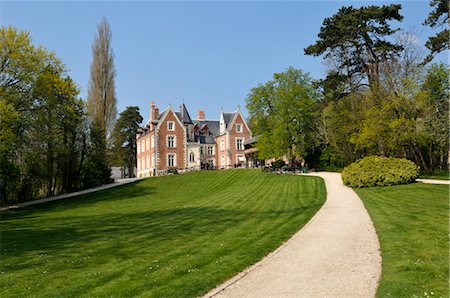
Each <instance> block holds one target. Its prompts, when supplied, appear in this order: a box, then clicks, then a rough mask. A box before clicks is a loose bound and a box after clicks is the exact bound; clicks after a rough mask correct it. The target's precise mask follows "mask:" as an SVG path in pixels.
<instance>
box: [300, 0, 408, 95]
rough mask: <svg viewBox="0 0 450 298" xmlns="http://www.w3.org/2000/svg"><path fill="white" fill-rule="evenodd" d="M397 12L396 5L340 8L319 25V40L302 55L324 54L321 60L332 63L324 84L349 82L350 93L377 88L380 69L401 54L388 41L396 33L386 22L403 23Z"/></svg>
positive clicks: (398, 8) (399, 6)
mask: <svg viewBox="0 0 450 298" xmlns="http://www.w3.org/2000/svg"><path fill="white" fill-rule="evenodd" d="M400 9H401V5H398V4H391V5H384V6H381V7H380V6H367V7H361V8H353V7H352V6H349V7H342V8H341V9H339V11H338V12H337V13H336V14H335V15H334V16H332V17H331V18H326V19H325V20H324V21H323V25H322V27H321V28H320V33H319V34H318V37H319V39H318V40H317V42H316V43H315V44H313V45H310V46H308V47H307V48H305V54H306V55H313V56H320V55H322V54H325V58H328V59H331V60H333V61H335V62H336V63H335V64H336V67H335V69H334V70H333V71H331V72H330V73H329V75H328V77H327V80H331V81H336V78H337V79H338V80H341V81H344V82H345V81H346V82H349V83H350V84H351V85H354V86H351V87H352V88H351V89H353V90H356V89H358V88H359V87H360V86H361V85H367V83H368V85H369V87H373V86H374V85H378V83H379V74H380V65H381V64H382V63H383V62H384V61H386V60H388V59H390V58H392V57H395V56H396V55H397V54H398V52H399V51H401V50H402V47H401V46H400V45H397V44H394V43H392V42H390V41H389V40H388V37H389V36H390V35H392V34H393V33H395V32H396V31H397V30H394V29H392V28H391V26H390V25H389V23H388V22H389V21H391V20H397V21H401V20H402V19H403V16H401V15H400V13H399V10H400ZM344 79H345V80H344Z"/></svg>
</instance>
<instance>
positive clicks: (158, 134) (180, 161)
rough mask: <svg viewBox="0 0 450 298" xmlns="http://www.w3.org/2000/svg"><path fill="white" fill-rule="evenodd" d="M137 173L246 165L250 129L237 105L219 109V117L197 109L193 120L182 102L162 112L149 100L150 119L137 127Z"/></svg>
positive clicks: (154, 173)
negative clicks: (233, 109)
mask: <svg viewBox="0 0 450 298" xmlns="http://www.w3.org/2000/svg"><path fill="white" fill-rule="evenodd" d="M136 138H137V177H149V176H158V175H162V174H165V173H167V171H168V170H171V169H177V170H178V171H191V170H200V169H216V168H217V169H228V168H232V167H237V166H246V165H247V161H246V158H245V154H244V142H245V140H247V139H250V138H251V131H250V129H249V127H248V125H247V123H246V121H245V119H244V117H243V116H242V114H241V111H240V109H239V108H238V109H237V111H236V112H233V113H225V112H223V111H222V112H221V113H220V120H206V119H205V113H204V111H198V116H197V119H196V120H192V119H191V116H190V115H189V112H188V111H187V109H186V106H185V105H184V104H182V105H181V106H180V110H179V111H178V112H175V111H174V110H173V109H172V107H171V106H169V107H168V108H167V109H166V110H164V111H163V112H162V113H161V114H160V113H159V109H158V108H157V107H156V106H155V103H154V102H152V103H151V104H150V119H149V121H148V122H147V124H146V125H145V127H142V128H140V129H139V130H138V134H137V136H136Z"/></svg>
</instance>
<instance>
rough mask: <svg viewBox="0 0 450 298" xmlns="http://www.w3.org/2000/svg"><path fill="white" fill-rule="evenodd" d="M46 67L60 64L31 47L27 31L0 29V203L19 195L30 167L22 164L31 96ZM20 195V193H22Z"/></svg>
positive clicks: (52, 56) (41, 48)
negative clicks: (0, 140)
mask: <svg viewBox="0 0 450 298" xmlns="http://www.w3.org/2000/svg"><path fill="white" fill-rule="evenodd" d="M48 65H51V66H53V67H60V66H61V62H60V61H59V60H58V59H57V58H56V57H55V55H54V54H53V53H51V52H50V51H48V50H47V49H46V48H44V47H42V46H39V47H37V46H34V45H33V44H32V39H31V36H30V34H29V33H28V32H26V31H18V30H17V29H16V28H14V27H11V26H9V27H1V28H0V122H1V125H0V136H1V138H2V142H1V145H0V163H1V165H0V200H1V202H2V203H4V202H7V201H9V200H11V201H13V200H15V199H16V198H17V197H18V196H19V193H20V192H22V191H21V189H23V186H24V183H23V182H24V181H23V177H24V176H25V175H24V172H26V170H27V169H31V168H32V167H29V166H26V165H25V163H24V159H25V151H26V149H27V148H28V147H29V146H28V145H29V142H30V139H29V138H27V136H26V133H27V130H28V129H29V128H30V127H31V126H32V125H31V119H32V118H33V112H32V106H33V104H34V99H33V97H32V96H31V94H32V90H33V88H34V87H35V83H36V80H37V78H38V76H39V75H40V73H41V72H42V71H43V70H44V68H45V67H46V66H48ZM22 193H23V192H22Z"/></svg>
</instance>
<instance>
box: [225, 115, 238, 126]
mask: <svg viewBox="0 0 450 298" xmlns="http://www.w3.org/2000/svg"><path fill="white" fill-rule="evenodd" d="M235 114H236V113H223V120H224V121H225V125H226V126H227V127H228V124H230V122H231V120H233V118H234V115H235Z"/></svg>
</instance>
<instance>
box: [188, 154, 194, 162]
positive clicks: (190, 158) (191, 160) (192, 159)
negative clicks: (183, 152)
mask: <svg viewBox="0 0 450 298" xmlns="http://www.w3.org/2000/svg"><path fill="white" fill-rule="evenodd" d="M189 161H190V162H193V161H195V155H194V152H191V153H190V154H189Z"/></svg>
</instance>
